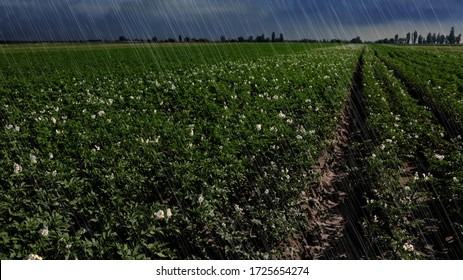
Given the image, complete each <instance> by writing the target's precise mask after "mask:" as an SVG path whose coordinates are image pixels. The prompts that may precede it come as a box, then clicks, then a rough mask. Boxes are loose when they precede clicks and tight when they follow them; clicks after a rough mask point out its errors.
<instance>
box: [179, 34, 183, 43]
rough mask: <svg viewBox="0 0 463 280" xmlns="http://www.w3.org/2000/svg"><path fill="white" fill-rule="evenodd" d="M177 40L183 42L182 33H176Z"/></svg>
mask: <svg viewBox="0 0 463 280" xmlns="http://www.w3.org/2000/svg"><path fill="white" fill-rule="evenodd" d="M178 41H179V42H180V43H181V42H183V37H182V35H178Z"/></svg>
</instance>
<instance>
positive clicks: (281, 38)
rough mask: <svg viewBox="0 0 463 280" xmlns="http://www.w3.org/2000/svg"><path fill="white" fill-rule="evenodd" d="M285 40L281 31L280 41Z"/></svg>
mask: <svg viewBox="0 0 463 280" xmlns="http://www.w3.org/2000/svg"><path fill="white" fill-rule="evenodd" d="M283 41H284V38H283V33H280V42H283Z"/></svg>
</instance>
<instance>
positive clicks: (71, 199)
mask: <svg viewBox="0 0 463 280" xmlns="http://www.w3.org/2000/svg"><path fill="white" fill-rule="evenodd" d="M317 47H319V45H315V46H313V45H297V44H293V45H291V44H289V45H286V44H285V45H283V44H282V45H279V46H278V47H277V46H275V48H280V49H272V50H268V49H265V48H267V47H266V46H260V45H259V46H256V45H253V44H245V45H243V44H238V45H226V44H224V45H221V46H220V47H219V46H215V45H191V46H190V45H187V46H183V47H181V46H172V47H171V48H170V47H169V48H168V47H165V46H155V47H144V46H140V47H133V48H128V47H119V46H114V47H112V46H111V47H110V46H100V47H93V46H92V47H91V48H90V47H88V48H87V47H79V46H66V45H65V46H61V47H56V46H50V48H43V47H38V48H37V49H35V48H33V47H17V48H7V49H6V50H5V51H4V52H3V56H2V57H1V58H0V60H1V62H2V63H0V65H1V66H0V67H1V73H2V76H3V77H5V79H2V80H1V81H0V99H1V102H0V104H1V106H2V107H1V108H0V109H1V117H2V123H1V128H0V150H1V152H2V157H1V158H0V172H1V174H0V175H1V176H0V186H1V189H0V194H1V197H2V201H1V202H0V224H1V227H0V228H1V229H0V247H1V252H0V254H1V255H0V257H1V258H11V259H24V258H27V257H28V255H29V254H37V255H39V256H42V257H43V258H45V259H149V258H152V259H160V258H168V259H175V258H270V257H271V256H275V255H278V254H279V248H278V245H279V244H280V243H281V242H282V241H283V240H285V239H287V238H289V237H290V236H291V235H292V234H293V233H295V232H298V231H300V229H301V228H304V227H305V226H307V223H306V222H305V221H304V219H302V218H301V215H302V214H301V209H300V206H299V204H298V197H299V196H300V193H301V192H302V191H304V190H305V189H306V188H307V187H309V186H311V185H314V184H316V180H317V178H316V175H314V174H313V172H312V166H313V165H314V164H315V159H316V158H317V157H318V155H319V154H320V152H321V150H322V149H325V148H326V146H327V139H330V138H331V136H332V131H333V129H334V127H335V126H336V124H337V122H338V121H337V120H338V118H339V116H340V114H341V111H342V108H343V105H344V102H345V100H346V98H347V96H348V94H349V87H350V84H351V77H352V74H353V72H354V70H355V67H356V62H357V59H358V56H359V54H360V49H359V48H324V49H320V50H311V51H307V49H311V48H317ZM93 48H94V49H93ZM294 50H298V51H299V52H294ZM209 51H213V52H214V55H209ZM277 54H278V55H277Z"/></svg>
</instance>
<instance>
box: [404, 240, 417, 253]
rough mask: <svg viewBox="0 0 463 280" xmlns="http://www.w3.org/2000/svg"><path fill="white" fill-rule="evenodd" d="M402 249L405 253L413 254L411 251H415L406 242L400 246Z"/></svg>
mask: <svg viewBox="0 0 463 280" xmlns="http://www.w3.org/2000/svg"><path fill="white" fill-rule="evenodd" d="M402 248H403V249H404V250H405V251H407V252H413V251H415V247H414V246H413V245H412V244H410V243H408V242H407V243H405V244H404V245H403V246H402Z"/></svg>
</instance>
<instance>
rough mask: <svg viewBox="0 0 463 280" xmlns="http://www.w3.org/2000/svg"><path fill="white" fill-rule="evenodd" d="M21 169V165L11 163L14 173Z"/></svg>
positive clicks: (19, 171)
mask: <svg viewBox="0 0 463 280" xmlns="http://www.w3.org/2000/svg"><path fill="white" fill-rule="evenodd" d="M22 170H23V168H22V167H21V165H19V164H17V163H14V164H13V172H14V174H19V173H21V171H22Z"/></svg>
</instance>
